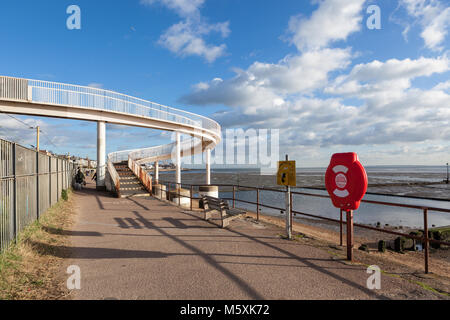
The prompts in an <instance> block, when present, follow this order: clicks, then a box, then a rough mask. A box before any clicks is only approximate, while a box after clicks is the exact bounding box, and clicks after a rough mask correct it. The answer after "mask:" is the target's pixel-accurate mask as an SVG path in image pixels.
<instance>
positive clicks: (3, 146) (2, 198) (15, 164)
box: [0, 139, 75, 251]
mask: <svg viewBox="0 0 450 320" xmlns="http://www.w3.org/2000/svg"><path fill="white" fill-rule="evenodd" d="M74 171H75V167H74V164H73V163H71V162H70V161H69V160H68V159H62V158H57V157H54V156H48V155H45V154H43V153H39V152H37V151H35V150H31V149H28V148H25V147H23V146H21V145H18V144H16V143H13V142H9V141H5V140H2V139H0V251H2V250H4V249H5V248H7V247H8V245H9V244H10V243H11V242H12V241H13V240H14V239H15V238H16V236H17V234H18V233H19V232H20V231H22V230H23V229H24V228H25V227H26V226H28V225H30V224H31V223H33V222H34V221H35V220H37V219H39V216H40V215H41V214H43V213H44V212H45V211H46V210H47V209H49V208H50V207H51V206H53V205H54V204H55V203H56V202H58V200H59V198H60V197H61V192H62V190H66V189H68V188H70V186H71V184H72V180H73V176H74Z"/></svg>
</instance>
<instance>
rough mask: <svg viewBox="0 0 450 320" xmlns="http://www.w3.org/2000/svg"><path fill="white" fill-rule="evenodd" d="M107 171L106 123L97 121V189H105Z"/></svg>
mask: <svg viewBox="0 0 450 320" xmlns="http://www.w3.org/2000/svg"><path fill="white" fill-rule="evenodd" d="M105 173H106V124H105V122H103V121H98V122H97V190H104V189H105V188H106V184H105Z"/></svg>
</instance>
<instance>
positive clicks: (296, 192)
mask: <svg viewBox="0 0 450 320" xmlns="http://www.w3.org/2000/svg"><path fill="white" fill-rule="evenodd" d="M159 182H160V183H171V184H180V185H183V186H187V187H205V186H216V187H234V188H241V189H253V190H261V191H272V192H280V193H285V192H287V191H286V190H282V189H274V188H267V187H254V186H244V185H237V184H232V183H219V184H217V183H216V184H210V185H208V184H189V183H177V182H173V181H167V180H161V179H159ZM298 188H302V189H310V188H306V187H298ZM312 190H316V189H312ZM291 194H297V195H305V196H312V197H318V198H330V196H329V195H325V194H314V193H306V192H298V191H291ZM372 195H377V194H376V193H372ZM382 196H385V197H395V195H384V194H383V195H382ZM411 199H414V198H411ZM361 202H365V203H371V204H379V205H384V206H393V207H403V208H409V209H417V210H424V209H427V210H429V211H436V212H445V213H450V209H445V208H437V207H432V206H427V205H413V204H403V203H395V202H385V201H375V200H366V199H363V200H361ZM255 204H256V203H255Z"/></svg>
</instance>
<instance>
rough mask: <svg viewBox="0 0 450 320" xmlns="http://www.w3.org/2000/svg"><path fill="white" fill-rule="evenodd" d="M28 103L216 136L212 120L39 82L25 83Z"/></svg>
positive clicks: (128, 98) (107, 94) (110, 93)
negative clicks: (177, 126)
mask: <svg viewBox="0 0 450 320" xmlns="http://www.w3.org/2000/svg"><path fill="white" fill-rule="evenodd" d="M28 87H29V88H31V92H30V93H29V94H30V95H31V97H28V98H29V100H30V101H33V102H39V103H51V104H57V105H69V106H79V107H85V108H93V109H101V110H107V111H115V112H122V113H127V114H133V115H138V116H142V117H149V118H153V119H159V120H164V121H172V122H176V123H180V124H187V125H192V126H194V127H198V128H201V129H206V130H210V131H213V132H214V133H219V132H220V125H219V124H218V123H217V122H215V121H214V120H212V119H209V118H207V117H204V116H201V115H197V114H194V113H191V112H187V111H183V110H179V109H175V108H171V107H168V106H164V105H161V104H159V103H155V102H151V101H146V100H143V99H139V98H135V97H132V96H128V95H125V94H121V93H117V92H114V91H109V90H104V89H98V88H92V87H84V86H78V85H71V84H63V83H56V82H49V81H41V80H28Z"/></svg>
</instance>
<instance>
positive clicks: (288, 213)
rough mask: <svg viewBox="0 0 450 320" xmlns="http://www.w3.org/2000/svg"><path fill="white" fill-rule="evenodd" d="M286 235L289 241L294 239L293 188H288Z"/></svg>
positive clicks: (287, 159) (287, 157)
mask: <svg viewBox="0 0 450 320" xmlns="http://www.w3.org/2000/svg"><path fill="white" fill-rule="evenodd" d="M286 161H289V156H288V155H286ZM285 200H286V234H287V238H288V239H289V240H291V239H292V228H291V214H292V211H291V187H290V186H286V199H285Z"/></svg>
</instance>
